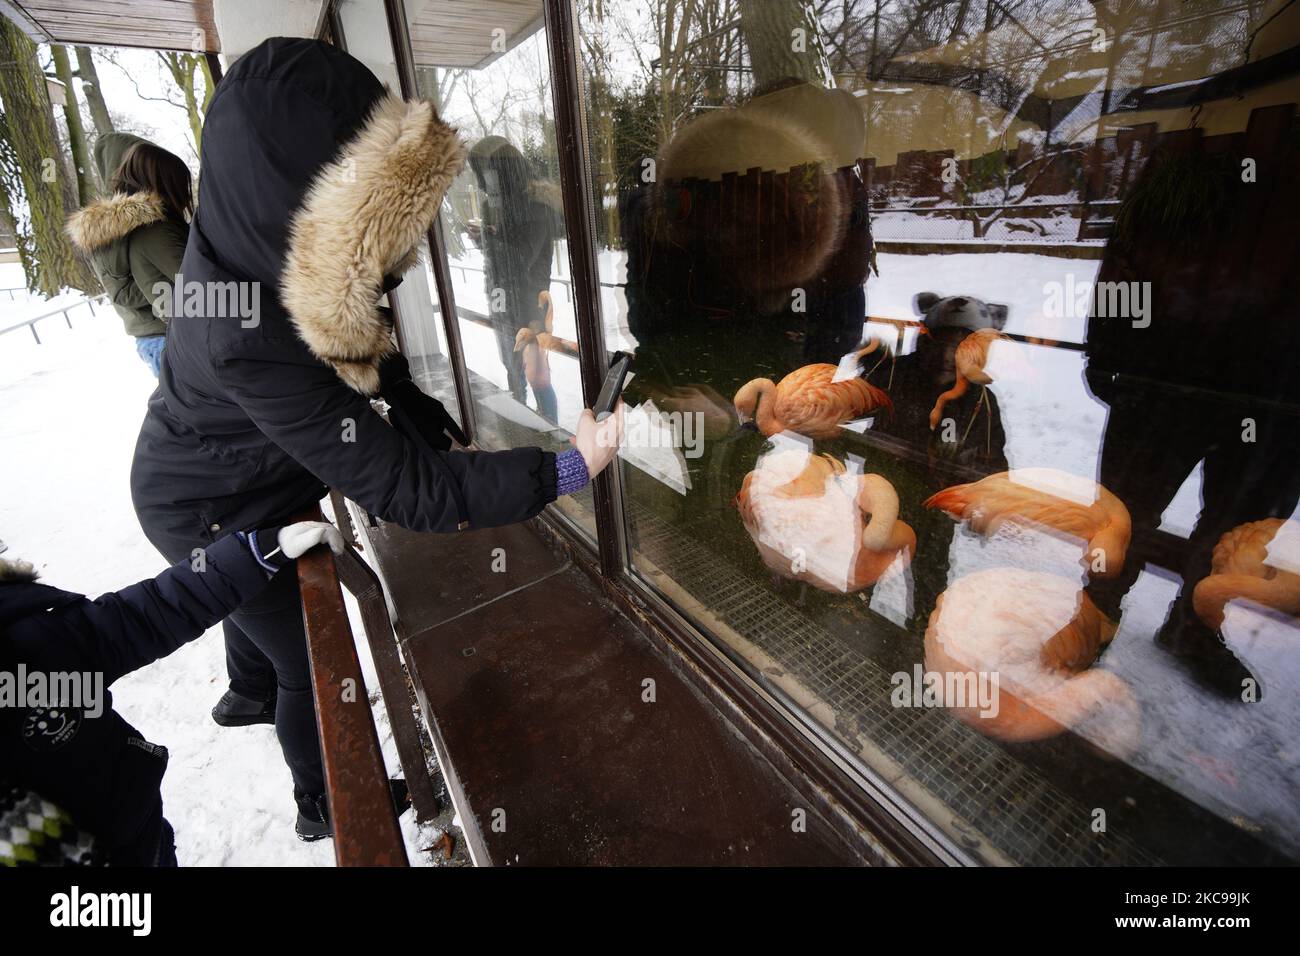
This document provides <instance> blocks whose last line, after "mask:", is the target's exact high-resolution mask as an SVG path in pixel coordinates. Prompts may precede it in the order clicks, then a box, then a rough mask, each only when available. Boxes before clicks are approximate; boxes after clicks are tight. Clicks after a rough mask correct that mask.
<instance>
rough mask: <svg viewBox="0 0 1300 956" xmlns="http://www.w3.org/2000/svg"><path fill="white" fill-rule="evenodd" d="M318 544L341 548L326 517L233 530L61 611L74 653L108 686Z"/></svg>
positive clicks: (193, 633) (191, 635) (198, 632)
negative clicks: (145, 576)
mask: <svg viewBox="0 0 1300 956" xmlns="http://www.w3.org/2000/svg"><path fill="white" fill-rule="evenodd" d="M277 539H278V540H277ZM254 543H256V545H257V547H256V551H255V550H254V547H253V545H254ZM321 543H326V544H328V545H329V546H330V548H331V549H332V550H333V551H334V552H335V553H336V554H337V553H340V552H342V550H343V537H342V535H340V534H339V532H338V530H337V529H336V528H334V526H333V525H328V524H325V523H324V522H306V521H304V522H299V523H298V524H294V525H289V526H287V527H286V528H284V529H279V528H267V529H262V530H260V531H257V532H253V533H251V534H249V535H244V534H232V535H229V536H228V537H225V538H222V539H221V540H220V541H218V542H216V543H215V544H212V545H209V546H208V547H207V548H204V549H201V550H200V551H199V552H197V553H196V554H194V555H193V556H192V557H191V559H190V560H188V561H181V562H179V563H177V564H174V565H172V566H171V567H170V568H168V569H167V570H166V571H164V572H163V573H162V574H160V575H158V576H157V577H156V578H153V579H152V580H148V581H141V582H140V583H139V584H133V585H131V586H130V587H127V588H123V589H122V590H120V591H110V592H109V593H107V594H104V595H102V596H101V597H99V598H98V599H97V600H95V601H92V602H84V603H80V604H76V605H72V606H70V607H68V608H66V609H65V610H64V611H62V612H60V613H62V614H64V615H66V617H65V620H66V621H67V622H68V623H70V624H72V625H73V626H72V628H71V629H72V630H73V631H74V632H75V633H76V634H77V635H78V636H77V638H76V640H77V641H78V642H80V643H81V646H80V647H79V648H77V651H78V652H79V653H78V655H77V656H78V658H79V659H80V660H82V661H93V660H98V661H100V662H101V667H102V669H103V671H104V683H105V684H111V683H113V681H115V680H117V678H119V677H121V676H122V675H124V674H129V673H130V672H131V671H133V670H136V669H138V668H141V667H144V666H145V665H146V664H151V663H153V662H154V661H156V660H158V659H159V658H163V657H166V656H167V655H168V654H170V653H172V652H173V651H175V650H176V649H177V648H179V647H180V646H181V645H182V644H186V643H188V642H190V641H193V640H195V639H197V638H198V637H200V636H202V634H203V633H204V632H205V631H206V630H207V629H208V628H210V627H212V626H213V625H214V624H216V623H217V622H218V621H220V620H221V619H222V618H224V617H225V616H226V615H228V614H229V613H230V612H231V611H234V610H235V609H237V608H238V607H239V606H240V605H241V604H243V603H244V602H245V601H247V600H249V599H250V598H252V597H254V596H255V595H256V594H257V593H258V592H259V591H261V590H262V589H263V588H264V587H266V584H267V581H269V580H270V578H271V576H272V575H273V574H274V573H275V572H276V571H277V570H278V569H279V568H280V567H283V566H285V565H287V564H288V563H289V562H290V561H291V560H292V559H293V558H296V557H298V556H299V555H300V554H303V553H304V552H306V551H307V550H308V549H309V548H310V547H312V546H313V545H316V544H321ZM77 616H80V617H81V618H82V620H80V621H77V620H75V617H77Z"/></svg>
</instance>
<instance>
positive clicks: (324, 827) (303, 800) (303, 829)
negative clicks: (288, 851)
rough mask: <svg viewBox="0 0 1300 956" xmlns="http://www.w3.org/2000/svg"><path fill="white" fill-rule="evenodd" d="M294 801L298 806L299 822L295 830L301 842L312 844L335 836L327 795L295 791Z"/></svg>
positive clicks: (294, 827)
mask: <svg viewBox="0 0 1300 956" xmlns="http://www.w3.org/2000/svg"><path fill="white" fill-rule="evenodd" d="M293 799H294V801H295V802H296V803H297V804H298V820H297V822H296V823H294V825H293V829H294V832H295V833H297V834H298V839H299V840H302V841H304V842H306V843H312V842H314V841H316V840H323V839H325V837H328V836H333V835H334V824H333V823H331V822H330V808H329V803H328V801H326V799H325V794H323V793H299V792H298V791H297V790H295V791H294V792H293Z"/></svg>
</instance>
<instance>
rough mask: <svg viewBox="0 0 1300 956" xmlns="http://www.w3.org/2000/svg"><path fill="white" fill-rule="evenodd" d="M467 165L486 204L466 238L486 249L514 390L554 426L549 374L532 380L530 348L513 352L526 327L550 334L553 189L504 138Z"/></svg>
mask: <svg viewBox="0 0 1300 956" xmlns="http://www.w3.org/2000/svg"><path fill="white" fill-rule="evenodd" d="M469 164H470V168H471V169H473V170H474V176H475V178H476V179H477V181H478V188H479V190H480V191H481V193H482V196H483V200H484V202H483V207H482V219H481V221H479V222H471V223H470V228H469V233H470V238H471V239H472V240H473V241H474V242H476V243H478V245H479V247H480V248H481V249H482V250H483V260H484V274H483V281H484V289H485V291H486V292H487V301H488V320H489V321H490V322H491V323H492V331H493V333H494V334H495V335H496V339H497V350H498V352H499V353H500V356H501V364H502V365H504V366H505V367H506V377H507V381H508V382H509V387H510V393H511V394H512V395H514V397H515V398H516V399H518V400H519V401H521V402H522V401H523V400H524V386H525V384H528V385H530V386H531V387H532V390H533V397H534V399H535V400H536V402H537V410H538V411H539V412H541V414H542V415H544V416H545V417H547V418H549V419H551V420H552V421H554V420H555V418H556V402H555V389H554V387H552V386H551V385H550V382H549V376H541V375H534V379H533V380H532V381H528V379H527V378H526V376H525V367H524V359H525V350H524V349H523V348H520V349H519V350H518V351H516V345H517V344H519V343H518V341H517V340H518V337H519V332H520V330H522V329H531V330H532V331H533V332H543V333H545V332H549V331H550V330H549V329H547V328H546V327H545V326H544V322H545V319H546V315H545V312H544V310H545V308H546V306H545V305H544V304H539V297H540V294H541V293H542V292H546V291H548V290H549V289H550V287H551V257H552V242H553V240H554V239H555V237H556V234H557V232H558V223H559V215H560V213H559V201H558V197H557V195H556V190H555V187H554V185H553V184H552V183H549V182H547V181H546V180H545V179H543V178H541V177H539V176H537V175H536V173H535V172H534V171H533V168H532V166H531V165H530V163H529V161H528V160H527V159H526V158H525V157H524V155H523V154H522V153H521V152H519V150H518V149H516V148H515V147H514V146H512V145H511V144H510V143H508V142H507V141H506V140H505V139H503V138H502V137H500V136H486V137H484V138H483V139H481V140H479V141H478V142H477V143H476V144H475V145H474V148H473V149H472V150H471V151H470V154H469ZM529 348H536V346H532V345H530V346H529ZM540 360H541V361H544V356H542V357H540ZM539 368H540V365H539Z"/></svg>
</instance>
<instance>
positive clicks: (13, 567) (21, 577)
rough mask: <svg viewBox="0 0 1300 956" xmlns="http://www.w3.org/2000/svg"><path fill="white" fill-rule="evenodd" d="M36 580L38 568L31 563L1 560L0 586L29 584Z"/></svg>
mask: <svg viewBox="0 0 1300 956" xmlns="http://www.w3.org/2000/svg"><path fill="white" fill-rule="evenodd" d="M36 578H37V574H36V568H35V567H33V566H32V563H31V562H30V561H10V560H8V559H6V558H0V584H29V583H31V582H32V581H35V580H36Z"/></svg>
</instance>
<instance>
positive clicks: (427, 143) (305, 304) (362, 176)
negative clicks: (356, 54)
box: [280, 93, 465, 395]
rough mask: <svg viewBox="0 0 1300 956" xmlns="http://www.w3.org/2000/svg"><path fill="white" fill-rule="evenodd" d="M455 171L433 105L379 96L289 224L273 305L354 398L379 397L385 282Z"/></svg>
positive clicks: (448, 132) (402, 264)
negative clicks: (278, 306)
mask: <svg viewBox="0 0 1300 956" xmlns="http://www.w3.org/2000/svg"><path fill="white" fill-rule="evenodd" d="M464 164H465V147H464V144H463V143H462V142H461V141H460V139H459V137H458V136H457V135H456V131H455V130H454V129H452V128H451V127H450V126H448V125H447V124H446V123H444V122H442V121H441V120H440V119H439V118H438V114H437V112H436V111H435V110H434V108H433V104H431V103H429V102H426V101H414V102H406V101H403V100H402V99H401V98H400V97H398V96H396V95H394V94H392V93H387V94H386V95H385V96H384V97H383V98H382V99H381V100H380V101H379V102H378V103H377V104H376V105H375V107H374V109H373V111H372V112H371V113H370V116H369V118H368V119H367V120H366V123H365V125H364V126H363V127H362V129H361V131H360V132H359V133H358V134H357V135H356V136H355V137H354V138H353V139H352V140H351V141H350V142H348V143H347V144H346V145H345V146H344V147H343V149H342V150H341V151H340V153H339V155H338V157H337V158H336V159H334V160H333V161H332V162H330V163H328V164H326V166H325V167H324V168H323V169H322V170H321V171H320V173H319V174H318V175H317V176H316V178H315V180H314V182H313V183H312V186H311V188H310V189H309V190H308V192H307V195H306V197H305V199H304V200H303V203H302V206H301V207H300V208H299V210H298V212H297V214H296V215H295V216H294V218H293V224H292V227H291V231H290V238H289V248H288V252H287V254H286V257H285V265H284V271H283V273H282V275H281V283H280V301H281V303H282V304H283V305H284V307H285V309H286V310H287V311H288V313H289V316H290V319H291V320H292V322H293V325H294V328H295V329H296V330H297V332H298V335H299V336H300V337H301V338H302V340H303V341H304V342H306V343H307V346H308V348H310V349H311V351H312V354H314V355H315V356H316V357H317V358H319V359H320V360H321V361H323V362H325V363H327V364H328V365H330V366H332V367H333V368H334V370H335V371H336V372H337V373H338V375H339V377H340V378H341V379H342V380H343V381H344V382H346V383H347V384H348V385H349V386H351V387H352V388H354V389H356V390H357V391H358V392H361V393H363V394H366V395H370V394H373V393H374V392H376V391H378V389H379V360H380V359H381V358H382V357H383V356H384V354H386V353H387V352H389V351H391V348H392V345H391V329H390V327H389V323H388V321H387V320H386V319H385V318H384V317H383V316H382V315H381V314H380V312H379V310H378V299H379V296H380V295H381V294H382V289H383V284H384V278H385V276H389V275H396V276H400V275H401V274H402V273H403V272H405V271H406V270H407V269H409V268H410V267H411V266H412V265H414V264H415V262H416V261H417V259H418V250H419V243H420V240H421V238H422V237H423V236H424V234H425V232H426V230H428V228H429V226H430V224H431V223H432V222H433V220H434V217H435V216H436V215H437V214H438V207H439V205H440V204H441V203H442V198H443V196H444V195H445V194H446V192H447V188H448V187H449V186H450V185H451V182H452V180H453V179H454V178H455V177H456V175H457V174H458V173H459V172H460V170H461V168H462V167H463V166H464Z"/></svg>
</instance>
